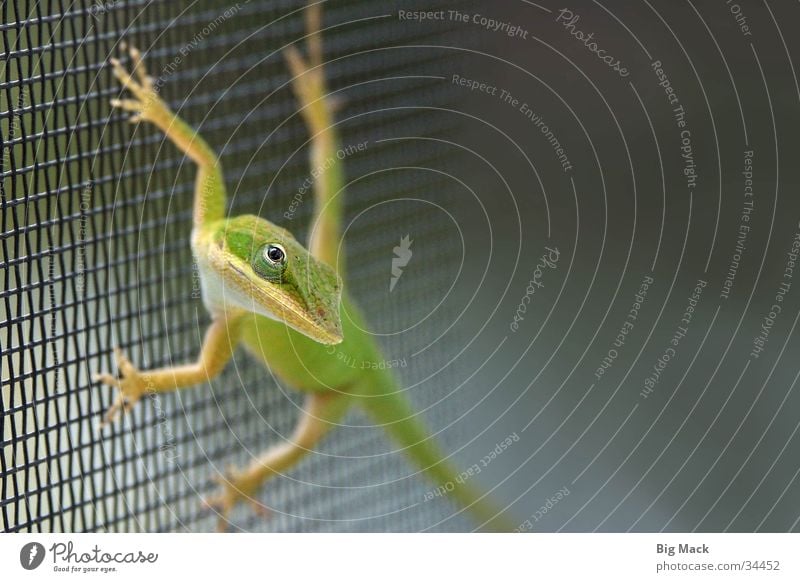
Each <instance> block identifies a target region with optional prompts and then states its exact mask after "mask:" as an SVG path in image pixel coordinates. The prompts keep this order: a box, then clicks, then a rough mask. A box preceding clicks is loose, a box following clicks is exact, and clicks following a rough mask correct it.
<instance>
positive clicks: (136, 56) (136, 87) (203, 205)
mask: <svg viewBox="0 0 800 582" xmlns="http://www.w3.org/2000/svg"><path fill="white" fill-rule="evenodd" d="M128 54H129V55H130V59H131V64H132V67H133V71H132V72H131V73H129V72H128V71H127V70H126V69H125V67H123V66H122V64H121V63H120V61H119V60H118V59H111V60H110V62H111V66H112V70H113V72H114V76H115V77H116V78H117V79H118V80H119V82H120V84H121V85H122V86H123V87H124V88H125V89H127V90H128V91H130V92H131V94H132V95H133V97H134V99H112V100H111V105H112V106H113V107H116V108H118V109H122V110H124V111H129V112H131V113H133V115H132V116H131V118H130V121H131V122H132V123H138V122H141V121H147V122H149V123H152V124H153V125H155V126H156V127H158V128H159V129H160V130H161V131H163V132H164V135H166V136H167V138H169V140H170V141H171V142H172V143H173V144H175V146H176V147H178V149H180V150H181V151H182V152H183V153H185V154H186V155H187V156H188V157H189V158H191V160H192V161H194V162H195V163H196V164H197V178H196V180H195V192H194V218H193V221H194V226H195V227H196V228H197V227H203V226H206V225H208V224H210V223H212V222H214V221H216V220H220V219H222V218H224V216H225V198H226V193H225V182H224V178H223V175H222V163H221V162H220V161H219V158H218V157H217V155H216V153H214V150H212V149H211V147H210V146H209V145H208V144H207V143H206V142H205V140H203V138H202V137H200V135H199V134H198V133H197V132H196V131H195V130H194V128H192V127H191V126H190V125H189V124H188V123H186V122H185V121H183V120H182V119H181V118H180V117H179V116H177V115H175V113H173V112H172V111H171V110H170V108H169V107H168V106H167V104H166V103H164V101H163V100H162V99H161V97H159V96H158V93H157V92H156V89H155V85H154V83H153V79H152V78H151V77H150V76H149V75H148V74H147V69H146V68H145V65H144V61H143V60H142V55H141V53H140V52H139V50H138V49H137V48H135V47H130V49H129V51H128Z"/></svg>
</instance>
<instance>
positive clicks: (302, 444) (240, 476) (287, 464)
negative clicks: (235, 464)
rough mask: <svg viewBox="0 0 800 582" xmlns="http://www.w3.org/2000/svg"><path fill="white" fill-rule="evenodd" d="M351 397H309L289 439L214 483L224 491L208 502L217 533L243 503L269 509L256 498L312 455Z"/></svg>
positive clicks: (329, 394) (259, 510) (326, 394)
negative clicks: (274, 479) (267, 484)
mask: <svg viewBox="0 0 800 582" xmlns="http://www.w3.org/2000/svg"><path fill="white" fill-rule="evenodd" d="M350 402H351V400H350V397H349V396H348V395H346V394H342V393H338V392H315V393H311V394H309V395H308V396H307V397H306V403H305V406H304V407H303V410H302V411H301V412H300V418H299V419H298V421H297V424H296V426H295V429H294V432H293V434H292V436H291V437H290V439H288V440H287V441H285V442H282V443H279V444H276V445H273V446H271V447H270V448H268V449H267V450H266V451H264V452H263V453H262V454H260V455H258V456H257V457H256V458H255V459H253V461H252V462H251V463H250V464H249V465H247V466H246V467H244V468H242V469H234V468H229V469H228V471H227V474H226V475H224V476H219V477H218V478H216V479H215V480H216V481H217V482H218V483H220V485H221V487H222V490H221V491H220V492H219V493H218V494H217V495H215V496H213V497H211V498H209V499H207V500H206V505H208V506H209V507H211V508H212V509H214V510H215V511H216V512H217V514H218V516H219V520H218V525H217V530H218V531H225V530H226V529H227V526H228V523H229V522H228V517H229V515H230V512H231V511H232V510H233V508H234V507H235V506H236V504H237V503H239V502H240V501H247V502H249V503H250V505H251V506H252V507H253V508H254V509H255V511H256V512H257V513H258V514H260V515H265V514H266V513H268V510H267V508H266V507H265V506H263V505H261V504H260V503H259V502H258V501H257V499H256V495H257V494H258V490H259V489H260V488H261V487H262V486H263V485H264V483H265V482H266V481H268V480H269V479H270V478H272V477H275V476H277V475H280V474H282V473H284V472H285V471H287V470H289V469H290V468H291V467H292V466H294V465H295V463H297V462H298V461H299V460H300V459H302V458H303V457H304V456H305V455H306V454H308V453H310V452H311V451H312V450H313V449H314V448H315V447H316V446H317V444H318V443H319V442H320V441H321V440H322V438H323V437H324V436H325V435H326V434H327V433H328V431H329V430H330V429H331V428H333V427H334V426H335V425H336V423H337V422H338V421H339V420H340V419H341V418H342V416H344V413H345V412H346V411H347V408H348V406H349V405H350Z"/></svg>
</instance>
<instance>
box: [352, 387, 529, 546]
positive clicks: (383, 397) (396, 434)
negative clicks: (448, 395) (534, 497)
mask: <svg viewBox="0 0 800 582" xmlns="http://www.w3.org/2000/svg"><path fill="white" fill-rule="evenodd" d="M370 380H373V381H374V380H375V377H374V376H372V377H370ZM357 394H358V395H356V397H355V400H356V401H357V402H358V403H359V404H360V405H361V406H362V407H363V408H364V410H365V411H366V412H367V413H368V414H369V415H370V416H371V417H372V418H373V420H375V421H376V422H378V423H380V424H381V425H382V426H381V428H383V429H384V430H385V431H386V432H387V434H389V435H390V436H391V437H392V438H393V439H394V440H395V442H397V443H398V444H399V445H400V446H401V447H403V453H404V454H405V455H406V456H407V457H408V458H409V459H410V460H411V461H412V462H413V463H414V464H415V465H417V467H418V468H419V469H421V470H422V471H423V472H424V473H425V475H427V476H428V478H429V479H430V480H431V481H432V483H433V484H434V485H435V486H436V488H435V489H434V490H433V491H438V492H442V491H444V492H446V493H445V495H446V496H448V497H452V498H453V499H455V500H456V501H457V502H458V503H459V504H460V505H461V506H463V507H464V508H465V509H466V510H467V511H468V512H470V513H471V514H472V516H473V517H474V518H475V519H476V520H477V521H478V523H479V524H480V530H481V531H513V529H514V522H512V521H511V520H510V519H509V517H508V516H507V515H505V514H504V513H503V512H501V511H500V510H499V509H498V508H497V507H495V506H494V505H493V504H492V503H491V501H490V500H489V498H488V496H487V494H485V493H483V492H481V491H479V490H477V489H475V488H473V487H472V486H471V484H469V483H467V481H468V480H469V478H470V477H469V476H467V474H466V473H461V472H460V471H459V470H457V469H456V468H455V467H454V466H452V465H451V464H450V463H449V462H448V461H447V460H446V458H445V455H444V454H443V453H442V451H441V450H440V449H439V447H438V446H437V445H436V443H435V441H434V439H433V437H432V436H431V435H430V432H429V431H428V430H427V429H426V428H425V426H424V425H423V424H422V422H421V421H420V419H419V418H418V416H417V413H416V412H415V411H414V409H413V408H412V407H411V405H410V403H409V401H408V399H407V398H406V397H405V395H403V393H402V391H401V390H399V389H398V388H397V386H396V384H395V383H394V382H393V381H391V379H388V378H387V379H385V378H381V379H380V380H378V381H377V382H375V383H371V384H370V385H369V386H365V390H363V391H360V392H358V393H357Z"/></svg>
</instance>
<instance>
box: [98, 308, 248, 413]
mask: <svg viewBox="0 0 800 582" xmlns="http://www.w3.org/2000/svg"><path fill="white" fill-rule="evenodd" d="M240 321H241V315H240V314H234V315H230V314H228V315H221V316H218V317H216V318H215V319H214V321H213V322H212V323H211V325H210V326H208V329H207V331H206V336H205V339H204V340H203V347H202V348H201V349H200V354H199V355H198V357H197V360H196V361H195V362H193V363H191V364H184V365H179V366H171V367H169V368H157V369H155V370H147V371H144V372H142V371H139V370H138V369H137V368H136V366H134V365H133V364H132V363H131V362H130V360H128V358H126V357H125V355H124V354H123V353H122V350H121V349H120V348H115V350H114V353H115V355H116V360H117V366H118V367H119V370H120V372H121V373H122V377H121V378H115V377H114V376H112V375H111V374H106V373H102V374H96V375H95V377H94V380H95V381H96V382H102V383H103V384H106V385H108V386H114V387H116V388H117V389H118V392H117V397H116V399H115V401H114V404H112V405H111V407H110V408H109V409H108V412H106V414H105V416H104V417H103V421H102V422H101V426H105V425H107V424H108V423H110V422H113V421H114V419H115V418H116V417H117V415H118V413H119V412H120V411H122V412H127V411H129V410H130V409H131V408H132V407H133V405H134V404H136V402H138V401H139V400H140V399H141V398H142V396H144V395H145V394H147V393H157V392H170V391H172V390H176V389H178V388H186V387H189V386H194V385H196V384H200V383H201V382H206V381H208V380H210V379H212V378H214V377H216V376H217V375H218V374H219V373H220V372H221V371H222V369H223V368H224V367H225V364H227V363H228V360H230V359H231V356H232V355H233V350H234V348H235V347H236V344H237V343H238V341H239V322H240Z"/></svg>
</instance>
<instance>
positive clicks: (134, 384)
mask: <svg viewBox="0 0 800 582" xmlns="http://www.w3.org/2000/svg"><path fill="white" fill-rule="evenodd" d="M114 357H115V359H116V360H117V367H118V368H119V371H120V372H121V373H122V377H121V378H115V377H114V376H112V375H111V374H105V373H102V374H95V375H94V377H93V379H94V381H95V382H102V383H103V384H106V385H107V386H114V387H115V388H117V390H118V392H117V398H116V400H115V401H114V404H112V405H111V407H110V408H109V409H108V412H106V414H105V416H104V417H103V420H102V422H101V423H100V427H101V428H102V427H105V426H106V425H108V424H110V423H111V422H113V421H114V420H115V419H116V417H117V414H118V413H119V412H120V411H122V412H128V411H129V410H130V409H131V408H132V407H133V405H134V404H136V402H137V401H138V400H139V399H140V398H141V397H142V395H143V394H144V393H145V390H146V389H147V381H146V376H142V375H141V374H140V373H139V370H137V369H136V366H134V365H133V364H132V363H131V361H130V360H129V359H128V358H126V357H125V354H123V353H122V350H121V349H120V348H114Z"/></svg>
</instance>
